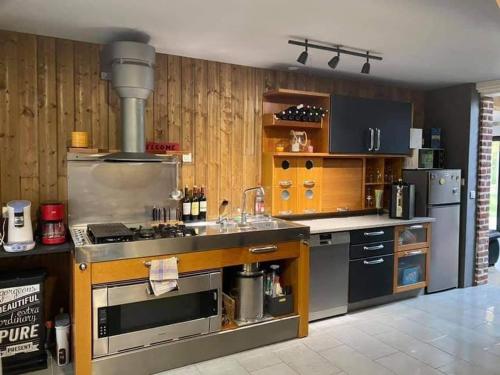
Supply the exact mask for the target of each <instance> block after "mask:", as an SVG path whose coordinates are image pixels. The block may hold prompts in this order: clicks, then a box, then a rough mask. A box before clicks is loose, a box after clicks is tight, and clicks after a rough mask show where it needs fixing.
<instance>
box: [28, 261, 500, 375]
mask: <svg viewBox="0 0 500 375" xmlns="http://www.w3.org/2000/svg"><path fill="white" fill-rule="evenodd" d="M71 373H72V371H71V368H70V367H66V368H64V369H61V368H58V367H57V366H55V365H53V364H51V365H50V368H49V369H48V370H45V371H39V372H35V373H32V375H50V374H54V375H55V374H71ZM249 374H251V375H297V374H299V375H331V374H350V375H358V374H359V375H379V374H401V375H437V374H441V375H442V374H456V375H471V374H473V375H493V374H500V268H497V269H495V268H492V269H490V283H489V284H488V285H486V286H481V287H476V288H468V289H455V290H451V291H447V292H443V293H438V294H432V295H425V296H420V297H418V298H414V299H410V300H405V301H402V302H397V303H393V304H389V305H384V306H379V307H375V308H370V309H367V310H363V311H359V312H355V313H350V314H348V315H345V316H341V317H337V318H333V319H328V320H323V321H320V322H316V323H313V324H311V326H310V335H309V336H308V337H306V338H304V339H297V340H291V341H287V342H283V343H279V344H275V345H271V346H267V347H263V348H259V349H255V350H250V351H246V352H242V353H238V354H234V355H230V356H227V357H223V358H218V359H214V360H211V361H206V362H201V363H198V364H196V365H191V366H187V367H183V368H179V369H175V370H171V371H165V372H162V373H161V374H158V375H249Z"/></svg>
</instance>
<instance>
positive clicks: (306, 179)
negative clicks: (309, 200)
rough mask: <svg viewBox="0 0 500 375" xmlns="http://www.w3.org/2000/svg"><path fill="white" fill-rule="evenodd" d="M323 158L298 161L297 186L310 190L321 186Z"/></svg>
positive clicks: (300, 159)
mask: <svg viewBox="0 0 500 375" xmlns="http://www.w3.org/2000/svg"><path fill="white" fill-rule="evenodd" d="M322 167H323V159H322V158H299V159H298V161H297V184H298V185H299V186H304V187H308V188H313V187H315V186H320V185H321V175H322V173H323V169H322Z"/></svg>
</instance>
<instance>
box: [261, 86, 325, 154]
mask: <svg viewBox="0 0 500 375" xmlns="http://www.w3.org/2000/svg"><path fill="white" fill-rule="evenodd" d="M298 104H304V105H310V106H316V107H318V108H319V107H323V108H325V109H329V108H330V94H327V93H319V92H310V91H300V90H289V89H276V90H271V91H267V92H265V93H264V95H263V99H262V125H263V129H262V152H274V151H275V150H276V146H277V145H278V144H283V145H284V146H285V150H286V151H288V150H289V148H290V130H299V131H302V130H303V131H306V133H307V138H308V140H310V141H311V145H312V146H313V147H314V151H315V152H322V153H328V134H329V123H330V116H329V113H327V114H326V115H325V117H324V118H323V119H322V121H321V122H302V121H284V120H279V119H277V118H275V117H274V114H275V113H278V112H280V111H282V110H284V109H286V108H288V107H290V106H293V105H298Z"/></svg>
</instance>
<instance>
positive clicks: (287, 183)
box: [279, 180, 292, 189]
mask: <svg viewBox="0 0 500 375" xmlns="http://www.w3.org/2000/svg"><path fill="white" fill-rule="evenodd" d="M279 185H280V187H281V188H283V189H287V188H289V187H291V186H292V181H291V180H283V181H280V182H279Z"/></svg>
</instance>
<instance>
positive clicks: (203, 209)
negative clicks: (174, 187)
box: [200, 186, 207, 221]
mask: <svg viewBox="0 0 500 375" xmlns="http://www.w3.org/2000/svg"><path fill="white" fill-rule="evenodd" d="M200 220H202V221H206V220H207V196H206V195H205V187H204V186H202V187H201V192H200Z"/></svg>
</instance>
